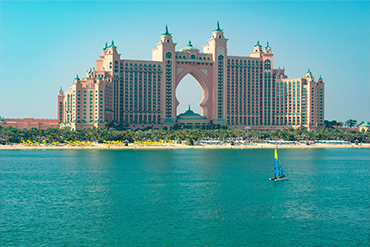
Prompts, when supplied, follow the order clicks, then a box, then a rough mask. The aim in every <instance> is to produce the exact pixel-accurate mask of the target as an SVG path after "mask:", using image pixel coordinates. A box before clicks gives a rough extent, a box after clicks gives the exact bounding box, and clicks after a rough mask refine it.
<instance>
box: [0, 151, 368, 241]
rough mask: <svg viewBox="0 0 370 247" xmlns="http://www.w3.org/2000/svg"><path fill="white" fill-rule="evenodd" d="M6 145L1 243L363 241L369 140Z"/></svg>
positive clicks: (1, 158) (0, 190)
mask: <svg viewBox="0 0 370 247" xmlns="http://www.w3.org/2000/svg"><path fill="white" fill-rule="evenodd" d="M278 152H279V159H280V162H281V165H282V166H283V168H284V171H285V173H286V175H287V177H288V178H289V180H285V181H270V180H268V178H269V177H272V176H273V172H274V169H273V164H274V150H273V149H242V148H238V147H235V148H233V149H181V150H178V149H177V150H172V149H155V150H148V149H145V150H144V149H142V150H1V151H0V246H346V247H347V246H370V149H357V148H348V149H344V148H343V149H341V148H337V149H279V150H278Z"/></svg>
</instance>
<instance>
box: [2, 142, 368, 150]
mask: <svg viewBox="0 0 370 247" xmlns="http://www.w3.org/2000/svg"><path fill="white" fill-rule="evenodd" d="M261 148H262V149H263V148H266V149H273V148H278V149H295V148H298V149H303V148H370V144H369V143H359V144H358V145H355V144H351V145H344V144H319V143H316V144H310V145H306V144H297V145H292V144H289V145H287V144H284V145H276V144H267V143H253V144H249V145H230V144H222V145H193V146H190V145H184V144H163V145H157V146H155V145H135V144H131V143H130V144H129V145H128V146H120V145H106V144H102V143H99V144H92V145H90V146H70V145H68V144H60V145H48V144H39V145H37V146H27V145H23V144H10V145H1V146H0V150H45V149H48V150H52V149H55V150H60V149H74V150H75V149H101V150H103V149H261Z"/></svg>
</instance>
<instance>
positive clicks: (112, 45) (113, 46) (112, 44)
mask: <svg viewBox="0 0 370 247" xmlns="http://www.w3.org/2000/svg"><path fill="white" fill-rule="evenodd" d="M109 47H112V48H117V46H115V45H114V41H113V39H112V43H111V45H110V46H109Z"/></svg>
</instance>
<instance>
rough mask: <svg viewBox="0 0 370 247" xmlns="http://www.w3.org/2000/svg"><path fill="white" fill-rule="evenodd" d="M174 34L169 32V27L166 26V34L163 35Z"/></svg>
mask: <svg viewBox="0 0 370 247" xmlns="http://www.w3.org/2000/svg"><path fill="white" fill-rule="evenodd" d="M171 34H172V33H170V32H168V27H167V25H166V28H165V32H164V33H162V35H171Z"/></svg>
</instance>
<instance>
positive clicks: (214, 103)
mask: <svg viewBox="0 0 370 247" xmlns="http://www.w3.org/2000/svg"><path fill="white" fill-rule="evenodd" d="M227 41H228V39H226V38H225V36H224V32H223V30H222V29H221V28H220V25H219V23H217V27H216V29H214V30H213V32H212V36H211V38H210V39H209V40H208V44H207V45H205V46H203V52H200V50H199V49H197V48H196V47H194V46H193V45H192V44H191V42H190V41H189V43H188V45H187V46H186V47H184V48H182V49H180V50H178V51H177V50H176V43H174V42H173V39H172V35H171V33H170V32H169V31H168V28H167V26H166V28H165V32H164V33H162V35H161V39H160V42H159V43H158V44H157V45H156V46H157V47H156V48H155V49H153V50H152V61H142V60H128V59H123V58H121V54H119V53H118V51H117V47H116V46H115V45H114V42H113V41H112V43H111V44H110V45H108V44H107V43H106V44H105V47H104V48H103V51H102V54H101V55H100V56H99V60H97V61H96V68H93V69H90V70H89V71H87V72H86V77H85V78H79V77H78V76H76V78H75V79H74V80H73V83H72V86H71V88H70V89H69V90H66V91H65V92H63V90H62V89H60V91H59V95H58V120H59V122H60V124H61V126H64V127H67V126H68V127H70V128H72V129H76V128H90V127H98V128H104V127H105V126H106V125H107V124H112V123H113V124H115V125H117V124H122V125H124V126H126V127H129V128H133V129H136V128H146V127H155V128H158V127H161V126H174V125H175V124H180V122H181V124H185V125H187V127H190V128H200V129H205V128H208V127H209V125H211V124H220V125H227V126H228V127H230V128H238V129H283V128H290V127H293V128H297V127H300V126H304V127H307V128H308V129H317V128H320V127H322V126H323V125H324V82H323V80H322V78H321V76H320V78H319V79H318V80H317V81H315V79H314V77H313V74H312V73H311V71H310V70H309V69H308V71H307V73H306V75H305V77H303V78H294V79H289V78H288V77H287V76H286V75H285V70H284V69H280V68H278V69H274V68H273V53H272V49H271V47H270V46H269V43H268V42H267V45H266V47H265V48H264V49H263V48H262V46H261V45H260V43H259V42H257V44H256V45H255V46H254V47H253V51H252V52H250V56H249V57H242V56H231V55H229V54H228V53H227ZM187 74H190V75H192V76H193V77H194V78H195V79H196V80H197V82H198V83H199V84H200V86H201V88H202V91H203V99H202V101H201V102H200V107H201V109H202V113H201V115H199V114H195V113H193V112H192V111H191V110H190V109H189V110H188V111H187V112H186V114H185V115H184V114H181V115H182V116H184V117H187V118H186V119H185V120H186V121H184V119H183V118H182V120H181V121H180V122H179V118H178V117H180V116H178V115H179V113H178V112H176V109H177V106H178V105H179V102H178V101H177V99H176V94H175V92H176V87H177V86H178V85H179V83H180V81H181V80H182V79H183V78H184V76H186V75H187Z"/></svg>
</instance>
